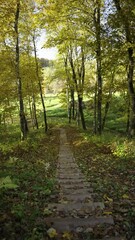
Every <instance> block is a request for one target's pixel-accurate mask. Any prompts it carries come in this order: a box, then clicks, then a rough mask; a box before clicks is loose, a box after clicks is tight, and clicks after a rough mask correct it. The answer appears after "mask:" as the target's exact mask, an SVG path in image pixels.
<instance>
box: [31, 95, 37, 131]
mask: <svg viewBox="0 0 135 240" xmlns="http://www.w3.org/2000/svg"><path fill="white" fill-rule="evenodd" d="M32 110H33V119H34V126H36V128H37V129H38V120H37V110H36V103H35V96H34V93H33V94H32Z"/></svg>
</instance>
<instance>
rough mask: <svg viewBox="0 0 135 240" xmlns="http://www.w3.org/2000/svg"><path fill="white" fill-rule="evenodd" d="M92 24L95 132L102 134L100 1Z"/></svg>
mask: <svg viewBox="0 0 135 240" xmlns="http://www.w3.org/2000/svg"><path fill="white" fill-rule="evenodd" d="M94 24H95V30H96V62H97V132H98V134H101V133H102V75H101V26H100V1H98V0H97V1H96V7H95V11H94Z"/></svg>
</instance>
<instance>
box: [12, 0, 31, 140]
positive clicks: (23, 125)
mask: <svg viewBox="0 0 135 240" xmlns="http://www.w3.org/2000/svg"><path fill="white" fill-rule="evenodd" d="M19 14H20V0H16V12H15V25H14V29H15V40H16V46H15V47H16V62H15V68H16V81H17V84H18V97H19V104H20V126H21V139H22V140H24V139H25V138H26V136H27V132H28V126H27V120H26V117H25V113H24V103H23V96H22V81H21V76H20V48H19V27H18V24H19Z"/></svg>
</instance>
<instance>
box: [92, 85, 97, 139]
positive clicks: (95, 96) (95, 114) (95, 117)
mask: <svg viewBox="0 0 135 240" xmlns="http://www.w3.org/2000/svg"><path fill="white" fill-rule="evenodd" d="M93 132H94V134H96V133H97V83H96V84H95V95H94V122H93Z"/></svg>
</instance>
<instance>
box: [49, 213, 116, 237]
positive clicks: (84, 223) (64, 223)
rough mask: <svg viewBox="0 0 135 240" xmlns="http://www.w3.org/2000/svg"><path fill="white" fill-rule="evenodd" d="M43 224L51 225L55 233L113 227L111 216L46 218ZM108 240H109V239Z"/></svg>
mask: <svg viewBox="0 0 135 240" xmlns="http://www.w3.org/2000/svg"><path fill="white" fill-rule="evenodd" d="M45 222H46V223H47V224H51V226H52V227H53V228H55V229H56V231H57V232H64V231H74V232H76V231H77V228H79V227H81V228H83V231H85V229H86V228H88V227H95V226H97V225H103V224H107V225H113V224H114V221H113V218H112V217H111V216H106V217H93V216H91V217H88V218H71V217H70V218H61V217H59V218H58V217H54V218H53V217H52V218H51V217H48V218H45ZM109 240H110V239H109Z"/></svg>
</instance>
